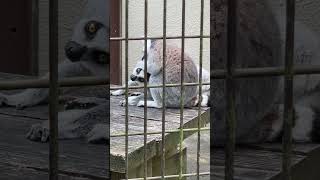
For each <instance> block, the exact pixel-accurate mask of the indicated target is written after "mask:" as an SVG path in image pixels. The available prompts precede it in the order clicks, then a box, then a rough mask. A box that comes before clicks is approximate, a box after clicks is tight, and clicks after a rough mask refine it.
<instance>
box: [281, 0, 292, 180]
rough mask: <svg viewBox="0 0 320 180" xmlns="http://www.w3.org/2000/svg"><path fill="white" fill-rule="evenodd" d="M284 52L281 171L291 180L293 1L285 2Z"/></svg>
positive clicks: (285, 177) (286, 179) (286, 178)
mask: <svg viewBox="0 0 320 180" xmlns="http://www.w3.org/2000/svg"><path fill="white" fill-rule="evenodd" d="M286 11H287V16H286V50H285V86H284V91H285V97H284V114H283V119H284V133H283V159H282V160H283V161H282V169H283V175H284V179H285V180H291V179H292V178H291V153H292V135H291V133H292V123H293V122H292V121H293V108H294V107H293V54H294V52H293V50H294V20H295V1H294V0H287V10H286Z"/></svg>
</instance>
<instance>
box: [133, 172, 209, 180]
mask: <svg viewBox="0 0 320 180" xmlns="http://www.w3.org/2000/svg"><path fill="white" fill-rule="evenodd" d="M209 175H210V172H202V173H199V176H209ZM192 176H197V173H189V174H181V177H192ZM178 177H179V175H167V176H163V177H161V176H154V177H147V178H146V179H150V180H156V179H162V178H165V179H169V178H178ZM144 179H145V178H132V179H129V180H144Z"/></svg>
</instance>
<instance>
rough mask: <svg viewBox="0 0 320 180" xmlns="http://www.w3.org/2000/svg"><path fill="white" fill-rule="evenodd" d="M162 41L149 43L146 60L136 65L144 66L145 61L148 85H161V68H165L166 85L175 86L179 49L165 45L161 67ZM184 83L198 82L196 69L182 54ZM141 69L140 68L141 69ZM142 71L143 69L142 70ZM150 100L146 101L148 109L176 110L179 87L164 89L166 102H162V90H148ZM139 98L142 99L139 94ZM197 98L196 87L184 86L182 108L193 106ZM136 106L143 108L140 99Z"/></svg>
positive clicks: (179, 66)
mask: <svg viewBox="0 0 320 180" xmlns="http://www.w3.org/2000/svg"><path fill="white" fill-rule="evenodd" d="M162 47H163V46H162V41H152V42H151V41H150V43H149V44H148V49H147V58H142V59H141V62H143V63H139V62H138V65H141V64H142V65H144V62H145V60H146V59H147V72H148V74H149V75H148V76H149V77H148V78H147V81H148V84H149V85H159V84H162V77H163V72H162V70H163V68H166V75H165V76H166V84H176V83H180V81H181V79H180V78H181V49H180V48H177V47H175V46H172V45H167V48H166V67H163V66H162V65H163V63H162V62H163V58H162ZM184 67H185V68H184V82H185V83H196V82H198V73H197V68H196V65H195V63H194V62H193V60H192V59H191V58H190V57H189V56H188V55H187V54H186V53H185V54H184ZM141 69H142V68H141ZM143 69H144V68H143ZM148 91H149V92H150V93H149V95H150V98H149V100H148V101H147V106H148V107H153V108H161V107H162V106H163V105H165V106H166V107H173V108H177V107H180V97H181V95H180V87H167V88H166V92H165V93H166V95H165V96H166V98H165V99H166V101H165V102H162V97H163V94H162V93H163V90H162V88H150V89H148ZM140 97H143V94H141V96H139V98H140ZM196 97H197V87H196V86H185V88H184V95H183V106H185V107H192V106H194V104H195V101H196ZM136 105H137V106H144V101H143V100H142V99H141V100H139V101H138V102H137V104H136Z"/></svg>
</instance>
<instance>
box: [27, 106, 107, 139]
mask: <svg viewBox="0 0 320 180" xmlns="http://www.w3.org/2000/svg"><path fill="white" fill-rule="evenodd" d="M108 108H109V102H106V103H104V104H100V105H98V106H96V107H93V108H91V109H88V110H69V111H64V112H61V113H59V115H58V121H59V122H58V132H59V134H58V138H59V139H74V138H80V137H86V136H87V135H90V141H94V140H95V139H96V137H97V136H94V135H93V134H94V132H91V131H92V130H94V128H95V127H96V126H95V125H96V124H102V123H104V124H107V117H108V113H107V112H108ZM107 130H109V129H108V128H107V129H106V131H107ZM89 132H91V134H88V133H89ZM106 134H107V133H106ZM49 135H50V134H49V121H45V122H43V123H38V124H34V125H32V127H31V128H30V130H29V132H28V133H27V135H26V138H28V139H30V140H32V141H40V142H47V141H48V140H49Z"/></svg>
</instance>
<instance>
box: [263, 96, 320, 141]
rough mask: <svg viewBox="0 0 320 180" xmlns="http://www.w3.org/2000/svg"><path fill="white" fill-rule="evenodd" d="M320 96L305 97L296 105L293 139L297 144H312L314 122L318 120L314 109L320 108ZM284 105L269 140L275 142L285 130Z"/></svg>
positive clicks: (280, 108)
mask: <svg viewBox="0 0 320 180" xmlns="http://www.w3.org/2000/svg"><path fill="white" fill-rule="evenodd" d="M319 101H320V96H319V94H313V95H310V96H307V97H303V98H301V99H299V101H297V103H295V106H294V110H295V111H294V123H293V125H294V126H293V128H292V138H293V141H295V142H310V141H311V140H312V138H313V137H312V136H313V131H314V122H315V120H316V119H317V118H318V117H317V113H316V112H315V109H314V108H317V107H319V103H320V102H319ZM283 108H284V106H283V104H281V105H280V107H279V118H278V119H277V120H276V121H275V122H274V123H273V124H272V131H271V134H270V136H269V138H268V140H269V141H273V140H274V139H276V138H277V137H279V135H280V133H281V132H282V129H283ZM319 131H320V130H319Z"/></svg>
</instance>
